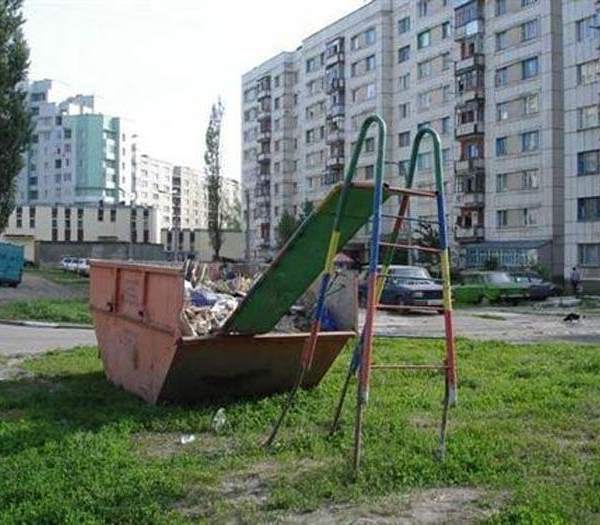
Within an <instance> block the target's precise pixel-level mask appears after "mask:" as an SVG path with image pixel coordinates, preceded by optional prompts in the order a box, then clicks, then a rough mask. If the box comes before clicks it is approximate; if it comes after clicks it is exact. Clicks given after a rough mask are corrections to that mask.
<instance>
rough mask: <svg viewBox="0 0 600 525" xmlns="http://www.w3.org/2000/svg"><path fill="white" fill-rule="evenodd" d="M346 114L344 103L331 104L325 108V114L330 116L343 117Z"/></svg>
mask: <svg viewBox="0 0 600 525" xmlns="http://www.w3.org/2000/svg"><path fill="white" fill-rule="evenodd" d="M345 114H346V106H345V104H333V105H331V106H329V108H328V109H327V116H328V117H331V118H335V117H343V116H344V115H345Z"/></svg>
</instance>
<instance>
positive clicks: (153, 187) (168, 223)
mask: <svg viewBox="0 0 600 525" xmlns="http://www.w3.org/2000/svg"><path fill="white" fill-rule="evenodd" d="M173 169H174V166H173V164H171V163H170V162H167V161H165V160H160V159H156V158H154V157H151V156H149V155H146V154H141V155H139V156H138V155H136V156H135V172H134V182H133V187H134V188H135V190H134V194H133V202H134V203H135V204H138V205H142V206H151V207H153V208H156V210H157V211H158V213H159V215H160V219H161V222H162V224H163V225H164V226H165V227H172V226H173V212H174V210H173V198H174V197H173ZM178 212H179V211H178Z"/></svg>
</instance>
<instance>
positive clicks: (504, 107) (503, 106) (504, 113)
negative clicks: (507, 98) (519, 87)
mask: <svg viewBox="0 0 600 525" xmlns="http://www.w3.org/2000/svg"><path fill="white" fill-rule="evenodd" d="M496 119H497V120H498V121H502V120H508V102H501V103H500V104H496Z"/></svg>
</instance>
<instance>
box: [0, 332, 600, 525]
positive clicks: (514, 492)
mask: <svg viewBox="0 0 600 525" xmlns="http://www.w3.org/2000/svg"><path fill="white" fill-rule="evenodd" d="M441 344H442V343H441V342H436V341H398V340H389V339H380V340H379V341H378V342H377V348H376V357H377V361H378V362H397V361H398V360H399V357H402V358H403V359H405V360H407V361H408V362H416V363H425V362H430V361H431V360H432V359H433V357H434V354H436V355H439V353H440V350H441V348H442V346H441ZM458 353H459V364H460V380H461V386H460V390H459V396H460V397H459V405H458V406H457V407H456V408H455V409H453V410H452V412H451V415H450V429H449V442H448V452H447V458H446V461H445V462H444V463H442V464H440V463H438V462H437V461H436V460H435V459H434V451H435V449H436V443H437V425H438V421H439V417H440V399H441V396H442V388H443V385H442V381H441V379H440V378H439V377H438V376H434V375H429V374H427V373H422V374H414V373H402V372H399V373H398V375H391V374H392V373H391V372H379V373H376V374H375V375H374V377H373V382H372V389H371V401H370V405H369V408H368V412H367V419H366V427H365V430H366V431H365V443H364V445H365V446H364V456H363V468H362V471H361V475H360V477H359V478H358V480H357V481H356V482H352V480H351V470H350V466H349V459H350V456H351V447H352V429H351V424H352V413H353V410H352V408H351V406H350V405H351V404H353V403H348V406H347V407H346V412H345V421H344V422H343V426H342V430H341V431H340V432H339V433H338V434H337V435H336V436H334V437H333V438H328V437H327V436H326V428H327V427H326V425H327V423H328V422H329V421H330V417H331V413H332V410H333V407H334V404H335V401H336V399H337V393H338V388H339V386H340V384H341V382H342V378H343V376H344V373H345V364H346V361H347V358H348V355H347V352H346V353H345V354H344V355H343V356H342V357H341V358H340V359H338V361H337V362H336V364H335V365H334V367H333V369H332V371H331V372H330V373H329V374H328V375H327V376H326V379H325V381H324V382H323V383H322V385H321V386H319V387H318V388H317V389H315V390H313V391H311V392H301V393H300V395H299V396H298V398H297V403H296V405H295V407H294V409H293V410H292V411H291V412H290V414H289V416H290V417H289V418H288V420H287V421H286V425H285V429H284V431H283V432H282V434H281V438H280V441H279V444H278V445H277V447H276V448H275V449H274V450H273V451H270V452H267V451H265V450H263V449H262V448H261V447H260V446H259V442H260V440H261V439H262V438H264V436H265V432H266V431H267V429H268V428H269V426H270V425H271V424H272V423H273V420H274V419H275V417H276V415H277V414H278V411H279V409H280V407H281V404H282V402H283V400H284V398H285V396H284V395H278V396H273V397H270V398H266V399H260V400H256V399H244V400H238V401H226V400H221V401H219V402H214V403H213V404H211V405H206V406H200V407H175V406H158V407H155V406H150V405H147V404H144V403H143V402H141V401H139V400H138V399H137V398H135V397H133V396H132V395H129V394H127V393H126V392H124V391H122V390H119V389H117V388H115V387H113V386H112V385H110V384H109V383H108V382H107V381H106V380H105V379H104V376H103V373H102V371H101V365H100V363H99V360H98V358H97V350H96V349H95V348H77V349H74V350H72V351H70V352H61V353H54V354H50V355H46V356H44V357H40V358H36V359H31V360H29V361H26V362H25V363H24V365H22V366H24V367H25V368H26V369H27V370H28V371H29V372H31V373H33V374H35V375H34V377H33V378H30V379H21V380H18V381H3V382H0V523H39V522H44V523H84V522H85V523H147V524H150V523H188V522H189V521H191V520H192V518H190V517H189V515H186V514H185V513H183V512H182V509H184V508H187V509H188V510H189V509H190V508H195V509H201V510H199V511H198V512H199V515H198V516H196V517H197V520H198V521H199V522H201V523H202V522H211V523H223V522H240V523H263V522H269V521H273V520H274V516H277V515H278V514H277V513H286V512H292V511H294V512H304V511H310V510H311V509H315V508H319V507H321V506H323V505H329V504H331V503H336V502H360V501H365V500H370V501H373V499H374V498H377V497H379V496H386V495H392V494H398V493H404V492H406V491H409V490H411V489H420V488H427V487H453V486H455V487H479V488H484V489H488V490H490V491H500V492H502V493H506V494H507V496H506V503H505V504H504V505H503V506H502V507H501V509H500V511H499V513H497V514H496V515H495V516H494V517H492V518H491V522H492V523H495V524H516V523H532V524H533V523H536V524H537V523H540V524H542V523H547V524H561V523H594V522H596V523H598V522H599V520H600V500H599V499H598V497H597V496H598V491H599V490H600V462H599V452H600V440H598V432H599V431H600V386H599V382H598V377H599V374H600V348H599V347H594V346H584V345H582V346H576V345H569V344H549V345H526V346H518V345H509V344H504V343H493V342H491V343H481V342H469V341H465V340H461V341H459V343H458ZM350 400H351V401H352V402H353V397H350ZM220 406H225V408H226V417H227V423H226V426H225V428H224V430H223V434H222V435H221V436H212V435H211V434H210V423H211V419H212V417H213V415H214V413H215V410H216V409H217V408H218V407H220ZM183 433H194V434H196V435H197V436H198V439H197V441H196V442H195V443H194V444H193V445H186V446H182V445H166V443H169V442H170V441H174V440H175V439H176V437H177V436H179V435H181V434H183ZM163 438H164V439H163ZM157 439H158V440H159V442H161V443H163V446H162V448H161V447H156V446H155V444H154V445H153V444H152V443H155V442H156V440H157ZM161 439H162V441H161ZM169 447H170V448H169ZM307 459H310V463H306V462H304V463H302V461H303V460H307ZM265 465H272V466H273V468H274V469H275V475H274V476H273V477H272V478H269V479H267V481H266V496H265V497H266V500H265V501H264V502H262V503H257V502H252V501H246V502H245V503H240V502H239V501H237V500H232V499H231V494H229V495H228V493H227V491H226V490H224V489H223V483H224V482H229V483H231V480H232V479H234V480H236V479H241V478H240V477H241V474H240V473H243V472H246V471H251V472H252V471H253V472H256V471H259V470H260V469H261V468H263V469H264V468H265ZM300 465H305V466H304V467H302V468H300ZM228 480H229V481H228Z"/></svg>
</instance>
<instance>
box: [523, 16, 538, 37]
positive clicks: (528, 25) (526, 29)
mask: <svg viewBox="0 0 600 525" xmlns="http://www.w3.org/2000/svg"><path fill="white" fill-rule="evenodd" d="M537 37H538V21H537V20H530V21H529V22H525V23H524V24H523V25H522V26H521V41H522V42H527V41H529V40H533V39H535V38H537Z"/></svg>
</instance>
